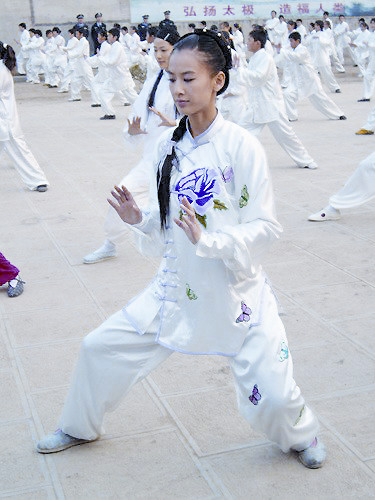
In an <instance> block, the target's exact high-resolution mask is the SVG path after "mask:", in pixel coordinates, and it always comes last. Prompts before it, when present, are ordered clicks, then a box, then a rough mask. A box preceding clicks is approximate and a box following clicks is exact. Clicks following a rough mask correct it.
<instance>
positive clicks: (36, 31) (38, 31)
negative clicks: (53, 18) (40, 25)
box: [35, 30, 43, 36]
mask: <svg viewBox="0 0 375 500" xmlns="http://www.w3.org/2000/svg"><path fill="white" fill-rule="evenodd" d="M35 34H36V35H39V36H43V33H42V32H41V31H40V30H35Z"/></svg>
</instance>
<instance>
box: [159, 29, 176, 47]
mask: <svg viewBox="0 0 375 500" xmlns="http://www.w3.org/2000/svg"><path fill="white" fill-rule="evenodd" d="M155 38H161V39H162V40H165V41H166V42H168V43H170V44H171V45H175V44H176V43H177V42H178V41H179V39H180V35H179V33H178V31H177V30H176V29H172V28H168V27H165V28H160V29H158V31H157V33H156V35H155Z"/></svg>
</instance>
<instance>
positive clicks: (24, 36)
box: [20, 30, 30, 59]
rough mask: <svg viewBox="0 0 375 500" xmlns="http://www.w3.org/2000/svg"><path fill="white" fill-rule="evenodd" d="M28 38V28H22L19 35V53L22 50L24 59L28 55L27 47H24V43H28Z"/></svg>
mask: <svg viewBox="0 0 375 500" xmlns="http://www.w3.org/2000/svg"><path fill="white" fill-rule="evenodd" d="M29 40H30V33H29V32H28V30H23V31H22V33H21V35H20V44H21V50H20V53H21V52H22V56H23V57H24V58H25V59H27V58H28V57H29V53H28V51H27V49H25V47H26V45H27V44H28V43H29Z"/></svg>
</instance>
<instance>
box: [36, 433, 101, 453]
mask: <svg viewBox="0 0 375 500" xmlns="http://www.w3.org/2000/svg"><path fill="white" fill-rule="evenodd" d="M91 441H96V440H95V439H93V440H87V439H77V438H75V437H73V436H69V434H65V433H64V432H63V431H62V430H61V429H57V431H56V432H54V433H53V434H47V436H44V438H42V439H41V440H40V441H39V442H38V444H37V445H36V451H37V452H38V453H57V452H58V451H63V450H67V449H68V448H71V447H72V446H77V445H79V444H84V443H90V442H91Z"/></svg>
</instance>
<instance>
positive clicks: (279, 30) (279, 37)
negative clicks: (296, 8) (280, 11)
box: [273, 15, 289, 52]
mask: <svg viewBox="0 0 375 500" xmlns="http://www.w3.org/2000/svg"><path fill="white" fill-rule="evenodd" d="M288 34H289V31H288V25H287V24H286V22H285V17H284V16H283V15H280V16H279V22H278V23H277V24H276V26H275V36H274V41H273V46H274V48H275V49H276V50H277V52H279V50H280V48H281V47H286V46H287V45H288Z"/></svg>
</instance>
